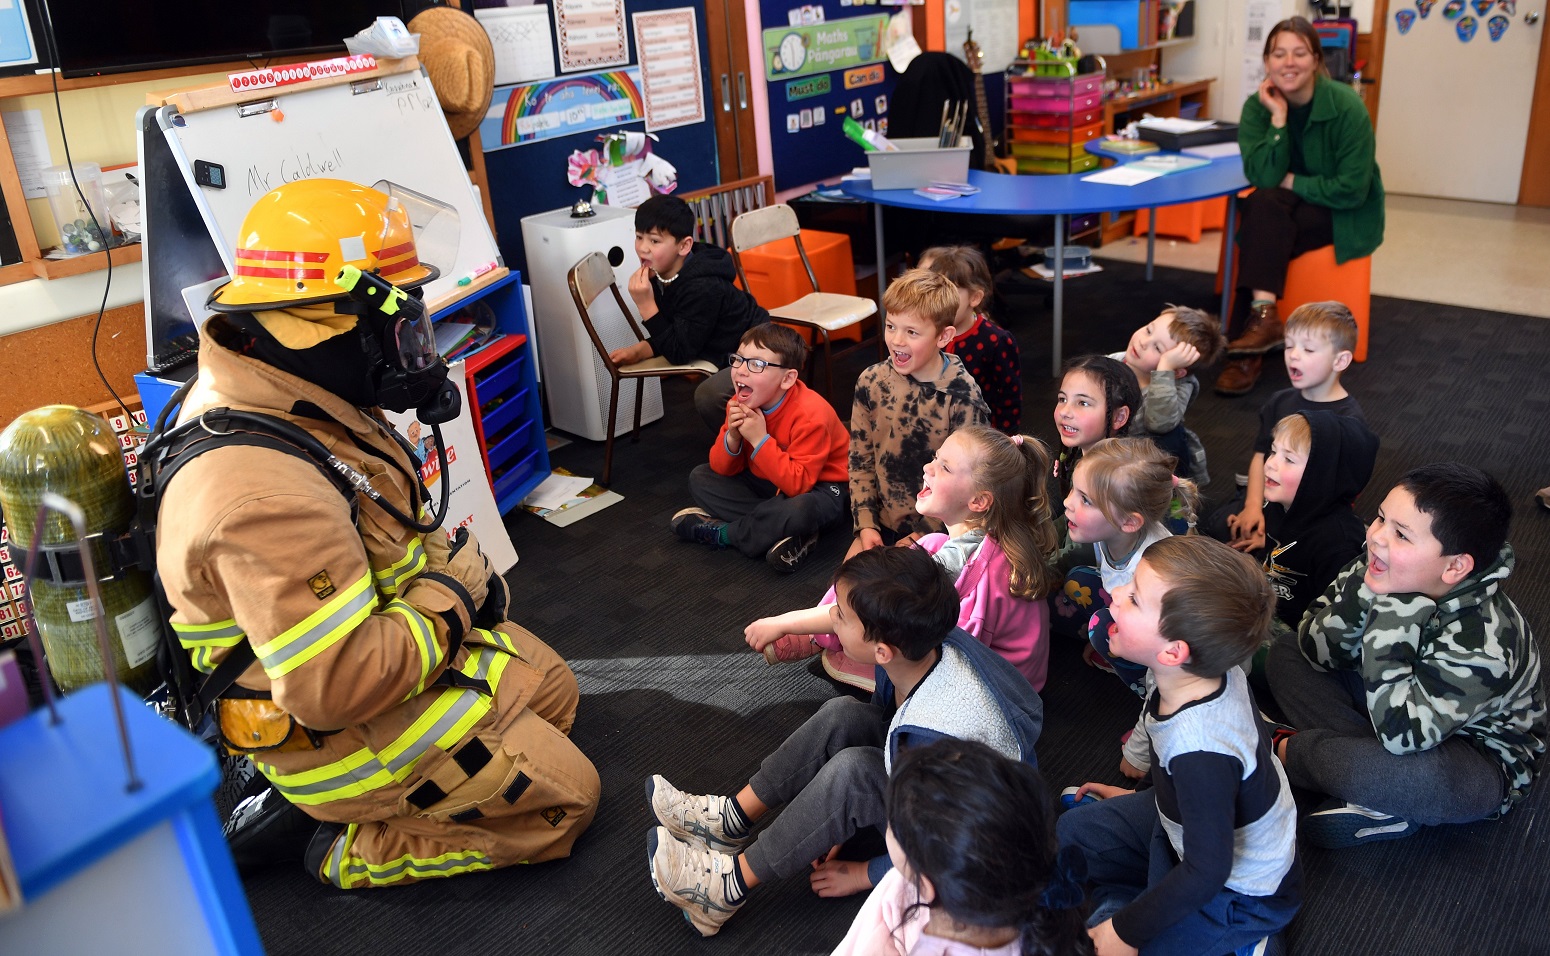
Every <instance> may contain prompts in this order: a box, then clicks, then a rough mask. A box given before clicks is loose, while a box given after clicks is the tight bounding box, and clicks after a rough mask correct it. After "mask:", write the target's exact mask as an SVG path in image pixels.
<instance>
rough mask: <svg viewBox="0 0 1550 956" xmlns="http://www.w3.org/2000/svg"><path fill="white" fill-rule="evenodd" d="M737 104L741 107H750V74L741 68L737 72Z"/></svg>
mask: <svg viewBox="0 0 1550 956" xmlns="http://www.w3.org/2000/svg"><path fill="white" fill-rule="evenodd" d="M737 105H738V107H739V108H740V109H745V110H746V109H747V108H748V74H747V73H744V72H743V71H741V70H739V71H738V72H737Z"/></svg>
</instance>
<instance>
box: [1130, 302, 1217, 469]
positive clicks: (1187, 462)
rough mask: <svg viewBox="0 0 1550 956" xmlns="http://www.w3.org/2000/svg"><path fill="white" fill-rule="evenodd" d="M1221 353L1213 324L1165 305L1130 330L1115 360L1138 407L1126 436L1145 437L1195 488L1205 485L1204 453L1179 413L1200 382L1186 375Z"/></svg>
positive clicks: (1195, 312)
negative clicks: (1132, 380)
mask: <svg viewBox="0 0 1550 956" xmlns="http://www.w3.org/2000/svg"><path fill="white" fill-rule="evenodd" d="M1226 347H1227V338H1226V336H1224V335H1223V334H1222V328H1221V325H1220V324H1219V323H1218V322H1217V321H1216V319H1214V318H1212V317H1211V316H1209V315H1207V314H1206V313H1204V312H1202V311H1200V310H1199V309H1192V308H1190V307H1189V306H1184V305H1171V304H1170V305H1167V306H1164V307H1163V310H1162V312H1161V313H1159V314H1158V316H1157V318H1155V319H1153V320H1152V321H1150V322H1148V323H1147V324H1145V325H1143V326H1141V327H1140V328H1139V329H1136V330H1135V332H1134V333H1132V334H1131V336H1130V344H1129V345H1128V346H1127V347H1126V348H1125V351H1123V352H1115V353H1114V354H1112V355H1110V356H1109V358H1114V359H1119V360H1120V361H1122V362H1124V363H1125V364H1126V365H1127V366H1129V367H1130V370H1131V371H1132V372H1134V373H1135V375H1136V383H1137V384H1138V385H1140V386H1141V395H1142V398H1141V405H1140V406H1139V407H1138V408H1137V409H1136V413H1135V416H1134V419H1133V420H1132V421H1131V424H1130V433H1131V434H1132V435H1149V436H1151V439H1152V440H1153V441H1155V442H1156V443H1157V445H1158V447H1159V448H1161V449H1162V450H1163V451H1165V452H1167V453H1168V454H1170V455H1172V456H1173V457H1174V459H1175V460H1176V461H1177V462H1178V464H1176V465H1175V466H1174V468H1175V473H1176V474H1177V475H1178V476H1179V477H1180V478H1188V479H1190V480H1191V481H1193V482H1194V483H1195V484H1197V485H1199V486H1200V487H1202V488H1203V487H1205V486H1206V485H1208V484H1210V482H1211V476H1210V473H1209V472H1208V471H1207V470H1206V449H1205V446H1204V445H1202V444H1201V443H1200V437H1199V436H1198V435H1196V434H1195V433H1194V432H1192V431H1190V430H1189V429H1188V428H1185V427H1184V413H1185V412H1186V411H1188V410H1189V406H1190V403H1191V402H1193V401H1194V400H1195V396H1196V395H1198V394H1200V380H1199V379H1197V378H1196V377H1195V376H1194V375H1193V374H1192V373H1191V372H1190V369H1191V368H1193V367H1194V366H1196V365H1201V366H1205V365H1210V364H1212V363H1213V362H1215V361H1216V360H1217V359H1218V358H1220V357H1221V354H1222V350H1223V349H1225V348H1226Z"/></svg>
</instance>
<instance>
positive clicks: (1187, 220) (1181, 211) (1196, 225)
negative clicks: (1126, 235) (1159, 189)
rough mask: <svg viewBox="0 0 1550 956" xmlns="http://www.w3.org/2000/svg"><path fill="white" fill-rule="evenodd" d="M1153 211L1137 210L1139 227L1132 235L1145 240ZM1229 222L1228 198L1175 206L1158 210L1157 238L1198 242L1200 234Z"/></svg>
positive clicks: (1219, 197) (1223, 197)
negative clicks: (1168, 237)
mask: <svg viewBox="0 0 1550 956" xmlns="http://www.w3.org/2000/svg"><path fill="white" fill-rule="evenodd" d="M1151 213H1152V210H1150V209H1137V210H1136V224H1135V228H1134V229H1133V230H1132V231H1131V235H1135V236H1144V235H1146V232H1147V227H1148V226H1149V225H1150V223H1151V220H1152V216H1151ZM1226 222H1227V197H1226V196H1218V197H1217V198H1215V199H1202V200H1200V201H1198V202H1183V203H1179V204H1178V205H1176V206H1161V207H1159V208H1158V209H1157V234H1158V235H1159V236H1173V237H1175V238H1178V239H1185V240H1188V241H1190V242H1199V241H1200V234H1201V233H1202V232H1203V231H1205V230H1207V229H1220V228H1222V226H1223V225H1225V224H1226Z"/></svg>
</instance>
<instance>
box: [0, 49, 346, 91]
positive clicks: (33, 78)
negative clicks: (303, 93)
mask: <svg viewBox="0 0 1550 956" xmlns="http://www.w3.org/2000/svg"><path fill="white" fill-rule="evenodd" d="M321 55H322V54H314V55H312V56H285V57H275V58H274V59H271V60H265V61H263V62H262V63H255V62H253V61H251V60H231V61H226V62H222V63H198V64H195V65H193V66H173V67H167V68H165V69H160V70H141V71H139V72H130V73H99V74H97V75H95V76H78V77H73V78H71V79H66V78H64V77H62V76H61V77H59V92H61V93H64V92H67V91H70V90H95V89H101V88H102V87H104V86H119V85H121V84H124V83H144V82H147V81H151V80H167V79H175V78H177V77H180V76H198V75H200V74H202V73H238V72H241V71H242V70H252V69H257V68H259V67H261V66H278V65H280V64H283V63H299V62H302V61H304V60H315V59H317V58H318V57H319V56H321ZM52 92H54V75H51V74H49V73H47V72H44V73H27V74H23V75H21V76H5V77H0V98H5V97H11V96H30V95H32V94H34V93H52Z"/></svg>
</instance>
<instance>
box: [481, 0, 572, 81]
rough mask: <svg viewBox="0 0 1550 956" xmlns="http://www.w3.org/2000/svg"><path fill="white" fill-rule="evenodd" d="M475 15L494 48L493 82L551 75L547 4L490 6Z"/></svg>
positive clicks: (525, 79)
mask: <svg viewBox="0 0 1550 956" xmlns="http://www.w3.org/2000/svg"><path fill="white" fill-rule="evenodd" d="M474 16H475V17H477V18H478V20H479V22H480V23H481V24H483V25H484V31H485V32H486V33H488V34H489V35H490V45H491V46H492V47H494V48H495V85H496V86H509V85H511V84H512V83H527V82H530V81H532V80H547V79H548V78H549V77H551V76H554V37H553V34H552V31H551V30H550V27H549V7H548V6H547V5H545V4H537V5H534V6H530V7H490V8H488V9H484V10H475V11H474Z"/></svg>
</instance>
